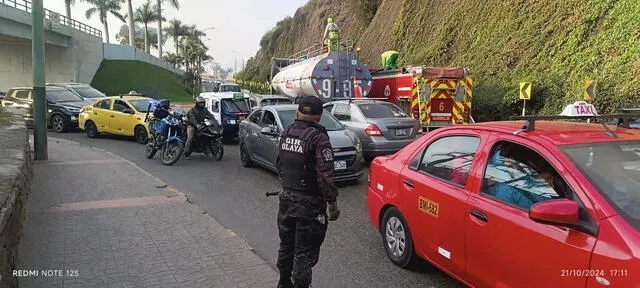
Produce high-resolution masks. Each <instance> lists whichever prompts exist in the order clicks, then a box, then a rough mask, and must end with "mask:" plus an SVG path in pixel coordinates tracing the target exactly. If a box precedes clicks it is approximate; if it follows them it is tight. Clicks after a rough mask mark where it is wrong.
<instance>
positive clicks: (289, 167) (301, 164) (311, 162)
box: [278, 125, 322, 193]
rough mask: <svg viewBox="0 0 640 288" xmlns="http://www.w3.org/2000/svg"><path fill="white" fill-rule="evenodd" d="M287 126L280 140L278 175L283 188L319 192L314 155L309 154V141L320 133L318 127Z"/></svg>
mask: <svg viewBox="0 0 640 288" xmlns="http://www.w3.org/2000/svg"><path fill="white" fill-rule="evenodd" d="M293 126H294V125H291V126H289V128H287V130H285V132H284V133H283V137H282V138H281V140H280V160H279V162H278V175H279V176H280V182H281V183H282V186H283V187H284V188H289V189H295V190H301V191H307V192H310V193H313V192H319V188H318V180H317V178H316V177H317V175H316V174H317V173H316V170H315V164H316V163H315V161H316V160H315V155H314V153H310V152H311V151H310V150H311V149H310V145H311V144H312V143H310V139H311V137H312V136H313V135H315V134H316V133H322V130H319V128H318V127H314V126H309V127H307V128H306V129H291V128H292V127H293Z"/></svg>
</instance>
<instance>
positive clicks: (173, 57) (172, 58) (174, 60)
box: [162, 53, 182, 67]
mask: <svg viewBox="0 0 640 288" xmlns="http://www.w3.org/2000/svg"><path fill="white" fill-rule="evenodd" d="M162 58H163V59H164V61H167V62H169V63H170V64H171V65H173V67H177V66H178V63H180V61H182V60H181V59H180V56H178V55H177V54H173V53H167V55H164V57H162Z"/></svg>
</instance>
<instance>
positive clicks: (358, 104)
mask: <svg viewBox="0 0 640 288" xmlns="http://www.w3.org/2000/svg"><path fill="white" fill-rule="evenodd" d="M324 108H325V110H326V111H328V112H330V113H331V114H332V115H333V116H335V117H336V118H337V119H338V120H340V122H341V123H342V124H343V125H344V126H346V127H347V129H349V130H351V132H353V133H355V134H356V135H357V136H358V138H359V139H360V141H361V142H362V149H363V150H364V157H365V159H367V160H371V159H373V158H375V157H376V156H381V155H390V154H394V153H396V152H398V151H400V149H402V148H404V147H405V146H407V145H408V144H409V143H411V142H413V141H414V140H415V139H416V138H417V136H418V134H420V133H422V131H420V129H418V128H419V127H420V122H418V120H416V119H413V118H411V117H409V116H407V114H406V113H404V111H402V109H400V107H398V106H396V105H395V104H393V103H389V102H384V101H375V100H351V101H349V100H342V101H334V102H329V103H326V104H325V105H324Z"/></svg>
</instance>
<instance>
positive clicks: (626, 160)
mask: <svg viewBox="0 0 640 288" xmlns="http://www.w3.org/2000/svg"><path fill="white" fill-rule="evenodd" d="M561 149H562V150H563V152H564V153H565V154H566V155H567V156H568V157H569V158H570V159H571V161H572V162H573V163H574V164H575V165H576V166H577V167H578V169H580V171H582V173H583V174H584V175H585V176H586V177H587V178H588V179H589V180H590V181H591V184H593V186H594V187H596V189H598V191H600V194H602V196H603V197H604V198H605V199H607V201H608V202H609V203H610V204H611V206H613V207H614V209H616V211H617V212H618V213H619V214H620V216H622V218H624V219H625V220H626V221H627V222H629V224H631V226H633V227H634V228H635V229H636V230H638V231H640V141H625V142H611V143H592V144H581V145H570V146H564V147H562V148H561Z"/></svg>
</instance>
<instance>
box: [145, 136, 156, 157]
mask: <svg viewBox="0 0 640 288" xmlns="http://www.w3.org/2000/svg"><path fill="white" fill-rule="evenodd" d="M145 152H146V153H145V154H146V156H147V159H153V156H155V155H156V152H158V150H157V149H156V148H155V141H154V140H153V139H151V140H149V142H147V146H146V147H145Z"/></svg>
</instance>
